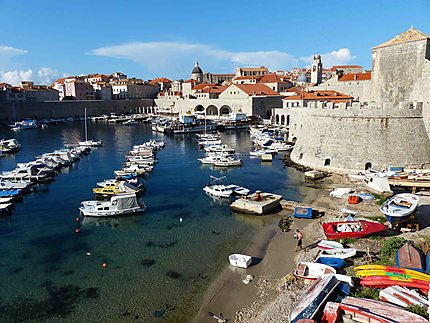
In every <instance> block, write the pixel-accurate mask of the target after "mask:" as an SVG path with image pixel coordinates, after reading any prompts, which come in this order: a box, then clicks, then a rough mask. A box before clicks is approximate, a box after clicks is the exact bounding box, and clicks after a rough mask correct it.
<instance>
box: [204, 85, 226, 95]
mask: <svg viewBox="0 0 430 323" xmlns="http://www.w3.org/2000/svg"><path fill="white" fill-rule="evenodd" d="M226 88H228V86H221V85H217V86H211V87H206V88H204V89H203V90H202V92H203V93H213V94H220V93H222V92H224V90H225V89H226Z"/></svg>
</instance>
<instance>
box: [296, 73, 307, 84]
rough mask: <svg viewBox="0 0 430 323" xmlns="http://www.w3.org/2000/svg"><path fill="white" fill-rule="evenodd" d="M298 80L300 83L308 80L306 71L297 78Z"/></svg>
mask: <svg viewBox="0 0 430 323" xmlns="http://www.w3.org/2000/svg"><path fill="white" fill-rule="evenodd" d="M297 82H298V83H307V82H308V78H307V77H306V75H305V73H302V74H301V75H300V76H299V77H298V78H297Z"/></svg>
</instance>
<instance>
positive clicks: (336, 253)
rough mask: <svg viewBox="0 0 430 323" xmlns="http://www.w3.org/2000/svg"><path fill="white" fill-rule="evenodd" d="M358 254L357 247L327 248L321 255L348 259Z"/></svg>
mask: <svg viewBox="0 0 430 323" xmlns="http://www.w3.org/2000/svg"><path fill="white" fill-rule="evenodd" d="M356 254H357V249H355V248H339V249H325V250H323V251H322V253H321V257H327V258H340V259H347V258H351V257H354V256H355V255H356Z"/></svg>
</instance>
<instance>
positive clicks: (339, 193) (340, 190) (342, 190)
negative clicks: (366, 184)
mask: <svg viewBox="0 0 430 323" xmlns="http://www.w3.org/2000/svg"><path fill="white" fill-rule="evenodd" d="M352 192H354V190H353V189H352V188H349V187H337V188H335V189H334V190H333V191H331V192H330V196H331V197H336V198H339V199H341V198H345V197H348V196H349V195H350V194H351V193H352Z"/></svg>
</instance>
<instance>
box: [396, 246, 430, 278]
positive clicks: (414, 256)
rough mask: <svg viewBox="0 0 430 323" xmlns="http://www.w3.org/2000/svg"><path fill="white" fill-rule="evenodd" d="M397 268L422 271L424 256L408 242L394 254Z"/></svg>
mask: <svg viewBox="0 0 430 323" xmlns="http://www.w3.org/2000/svg"><path fill="white" fill-rule="evenodd" d="M396 265H397V267H401V268H407V269H413V270H417V271H421V272H422V271H424V269H425V266H424V255H423V253H422V252H421V251H420V250H418V249H417V248H415V247H414V246H413V245H412V244H410V243H409V242H407V243H405V244H404V245H403V246H402V247H401V248H400V249H399V250H398V251H397V253H396Z"/></svg>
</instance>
